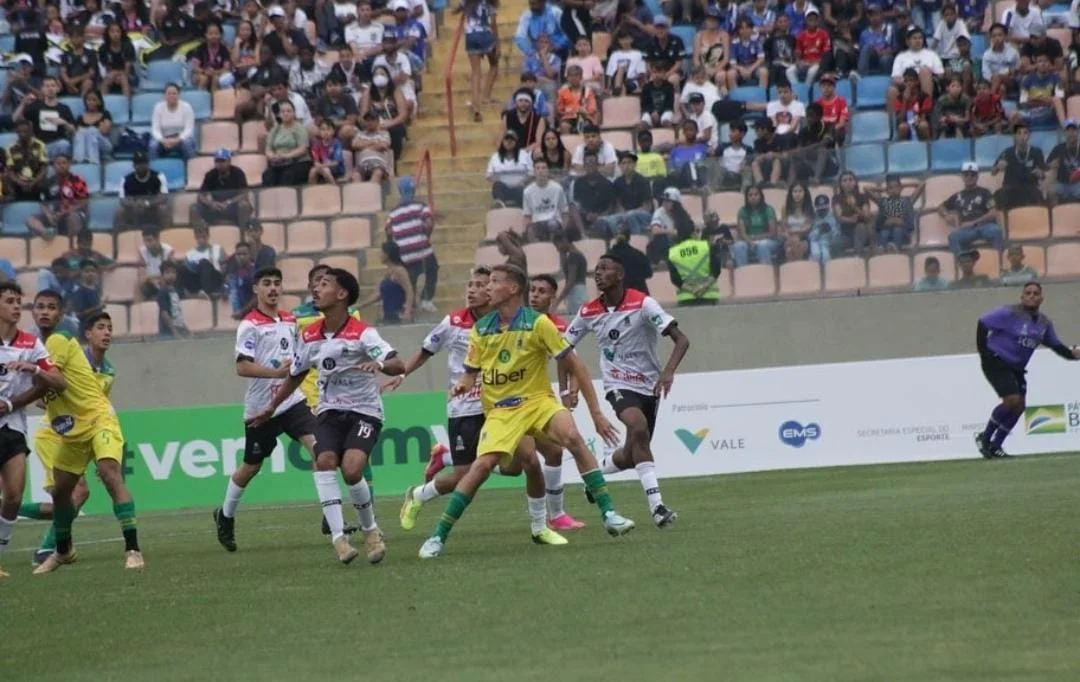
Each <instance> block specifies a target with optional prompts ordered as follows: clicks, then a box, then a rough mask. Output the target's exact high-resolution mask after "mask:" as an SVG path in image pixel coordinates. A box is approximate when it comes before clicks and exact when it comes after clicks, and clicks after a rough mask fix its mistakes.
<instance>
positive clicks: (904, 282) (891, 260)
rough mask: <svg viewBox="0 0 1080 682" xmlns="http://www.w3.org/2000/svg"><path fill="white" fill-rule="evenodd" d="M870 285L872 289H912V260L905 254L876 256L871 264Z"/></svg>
mask: <svg viewBox="0 0 1080 682" xmlns="http://www.w3.org/2000/svg"><path fill="white" fill-rule="evenodd" d="M869 272H870V275H869V278H868V283H869V285H870V288H871V289H876V290H882V289H907V288H909V287H911V258H909V257H908V256H907V254H903V253H888V254H883V255H880V256H874V257H872V258H871V259H870V262H869Z"/></svg>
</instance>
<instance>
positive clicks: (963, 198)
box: [945, 187, 994, 223]
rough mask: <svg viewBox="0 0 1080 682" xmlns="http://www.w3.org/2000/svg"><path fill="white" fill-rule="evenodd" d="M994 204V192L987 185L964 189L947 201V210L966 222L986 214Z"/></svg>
mask: <svg viewBox="0 0 1080 682" xmlns="http://www.w3.org/2000/svg"><path fill="white" fill-rule="evenodd" d="M993 205H994V193H993V192H991V191H990V190H988V189H986V188H985V187H975V188H973V189H966V188H965V189H962V190H960V191H959V192H957V193H956V194H954V195H952V196H951V197H949V198H948V199H947V200H946V201H945V210H946V211H950V212H952V213H956V214H958V215H959V216H960V222H962V223H966V222H969V221H971V220H975V219H976V218H978V217H980V216H983V215H986V212H987V211H989V210H990V209H991V207H993Z"/></svg>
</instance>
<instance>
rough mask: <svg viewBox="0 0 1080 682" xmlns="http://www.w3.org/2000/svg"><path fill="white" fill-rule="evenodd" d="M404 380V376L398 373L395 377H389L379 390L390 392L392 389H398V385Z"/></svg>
mask: <svg viewBox="0 0 1080 682" xmlns="http://www.w3.org/2000/svg"><path fill="white" fill-rule="evenodd" d="M404 381H405V377H404V376H402V375H400V374H399V375H398V376H396V377H390V380H389V381H387V382H386V383H385V384H383V385H382V386H380V387H379V392H380V393H391V392H393V391H396V390H397V389H398V387H399V386H401V384H402V383H403V382H404Z"/></svg>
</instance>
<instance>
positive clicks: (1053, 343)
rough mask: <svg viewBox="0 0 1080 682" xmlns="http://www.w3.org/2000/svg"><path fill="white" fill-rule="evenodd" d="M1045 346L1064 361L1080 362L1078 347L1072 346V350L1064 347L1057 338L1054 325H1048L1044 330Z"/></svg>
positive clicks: (1079, 347)
mask: <svg viewBox="0 0 1080 682" xmlns="http://www.w3.org/2000/svg"><path fill="white" fill-rule="evenodd" d="M1044 343H1045V345H1046V347H1047V348H1049V349H1050V350H1052V351H1054V352H1055V353H1057V354H1058V355H1059V356H1061V357H1063V358H1065V359H1066V360H1080V346H1073V347H1072V348H1070V347H1068V346H1066V345H1065V344H1064V343H1062V342H1061V339H1059V338H1058V335H1057V331H1056V330H1055V329H1054V325H1052V324H1051V325H1050V326H1049V327H1048V328H1047V330H1046V336H1045V341H1044Z"/></svg>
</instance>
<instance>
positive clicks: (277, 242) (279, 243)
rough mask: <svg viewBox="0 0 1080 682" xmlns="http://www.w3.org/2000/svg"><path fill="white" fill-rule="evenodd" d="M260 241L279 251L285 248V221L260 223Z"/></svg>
mask: <svg viewBox="0 0 1080 682" xmlns="http://www.w3.org/2000/svg"><path fill="white" fill-rule="evenodd" d="M262 229H263V234H262V243H263V244H266V245H267V246H271V247H273V248H274V251H277V252H278V253H281V252H282V251H284V250H285V223H262Z"/></svg>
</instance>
